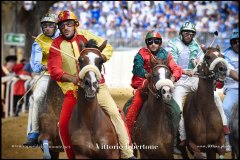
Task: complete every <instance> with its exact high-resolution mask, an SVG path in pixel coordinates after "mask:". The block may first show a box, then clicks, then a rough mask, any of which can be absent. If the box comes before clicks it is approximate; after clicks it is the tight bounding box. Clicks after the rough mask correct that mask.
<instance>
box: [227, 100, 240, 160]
mask: <svg viewBox="0 0 240 160" xmlns="http://www.w3.org/2000/svg"><path fill="white" fill-rule="evenodd" d="M238 107H239V105H238V102H237V103H235V104H234V105H233V108H232V112H231V118H230V122H229V123H230V134H229V143H230V145H231V146H232V159H234V158H235V154H236V157H237V159H239V130H238V129H239V128H238V127H239V126H238V121H239V115H238Z"/></svg>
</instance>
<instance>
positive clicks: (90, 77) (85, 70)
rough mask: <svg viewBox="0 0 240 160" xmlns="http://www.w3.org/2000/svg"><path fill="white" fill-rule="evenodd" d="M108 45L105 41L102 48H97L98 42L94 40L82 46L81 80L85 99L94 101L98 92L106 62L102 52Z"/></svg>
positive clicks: (80, 58)
mask: <svg viewBox="0 0 240 160" xmlns="http://www.w3.org/2000/svg"><path fill="white" fill-rule="evenodd" d="M106 44H107V41H104V42H103V44H102V45H101V46H100V47H97V43H96V41H95V40H92V39H91V40H89V41H88V42H87V43H86V44H85V45H84V44H83V43H81V44H80V48H81V53H80V57H79V58H78V61H79V68H80V72H79V78H80V80H81V81H82V83H81V87H82V88H83V89H84V92H85V98H86V99H88V100H91V99H93V98H94V97H95V96H96V93H97V92H98V87H99V85H98V81H99V80H100V79H101V69H102V64H103V62H104V59H103V57H102V54H101V52H102V50H103V49H104V48H105V47H106Z"/></svg>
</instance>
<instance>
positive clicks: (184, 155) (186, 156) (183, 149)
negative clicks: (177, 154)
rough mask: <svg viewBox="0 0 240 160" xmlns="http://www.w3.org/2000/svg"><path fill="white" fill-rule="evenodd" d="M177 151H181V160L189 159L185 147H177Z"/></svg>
mask: <svg viewBox="0 0 240 160" xmlns="http://www.w3.org/2000/svg"><path fill="white" fill-rule="evenodd" d="M179 150H180V151H181V156H182V158H183V159H189V156H188V153H187V149H186V146H182V147H179Z"/></svg>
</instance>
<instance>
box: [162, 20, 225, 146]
mask: <svg viewBox="0 0 240 160" xmlns="http://www.w3.org/2000/svg"><path fill="white" fill-rule="evenodd" d="M195 35H196V29H195V25H194V24H192V23H191V22H189V21H186V22H184V23H183V25H182V26H181V28H180V32H179V36H177V37H175V38H173V39H171V40H170V41H169V42H168V44H167V47H166V50H167V51H169V52H170V53H171V54H172V56H173V58H174V60H175V62H176V63H177V64H178V65H180V66H181V67H182V69H183V76H182V77H181V78H180V80H179V81H178V82H177V83H175V90H174V92H173V98H174V100H175V101H176V102H177V103H178V105H179V107H180V110H181V111H182V110H183V103H184V99H185V98H184V97H186V95H187V94H188V93H190V92H196V91H197V88H198V80H199V78H198V77H192V69H194V67H195V65H196V64H197V63H198V62H199V61H200V60H201V58H203V53H202V52H201V51H200V50H201V48H200V46H199V45H198V43H197V42H196V41H195V39H194V37H195ZM188 76H189V77H188ZM214 100H215V103H216V105H217V107H218V110H219V112H220V114H221V117H222V120H223V125H224V132H225V134H228V133H229V129H228V127H227V119H226V116H225V114H224V111H223V107H222V101H221V99H220V97H219V96H218V94H217V93H216V92H214ZM179 133H180V140H181V143H180V145H181V146H182V145H185V139H186V133H185V127H184V121H183V115H181V120H180V123H179Z"/></svg>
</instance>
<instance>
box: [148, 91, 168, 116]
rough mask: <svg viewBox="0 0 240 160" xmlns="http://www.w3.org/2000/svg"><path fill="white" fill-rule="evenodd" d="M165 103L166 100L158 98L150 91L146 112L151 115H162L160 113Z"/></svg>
mask: <svg viewBox="0 0 240 160" xmlns="http://www.w3.org/2000/svg"><path fill="white" fill-rule="evenodd" d="M164 105H165V104H164V102H163V101H162V100H161V99H160V98H158V99H157V98H156V97H154V96H153V94H151V93H150V94H149V95H148V99H147V108H146V114H149V115H150V116H153V114H157V115H158V116H157V117H160V114H162V113H163V110H164ZM157 117H156V118H157Z"/></svg>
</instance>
